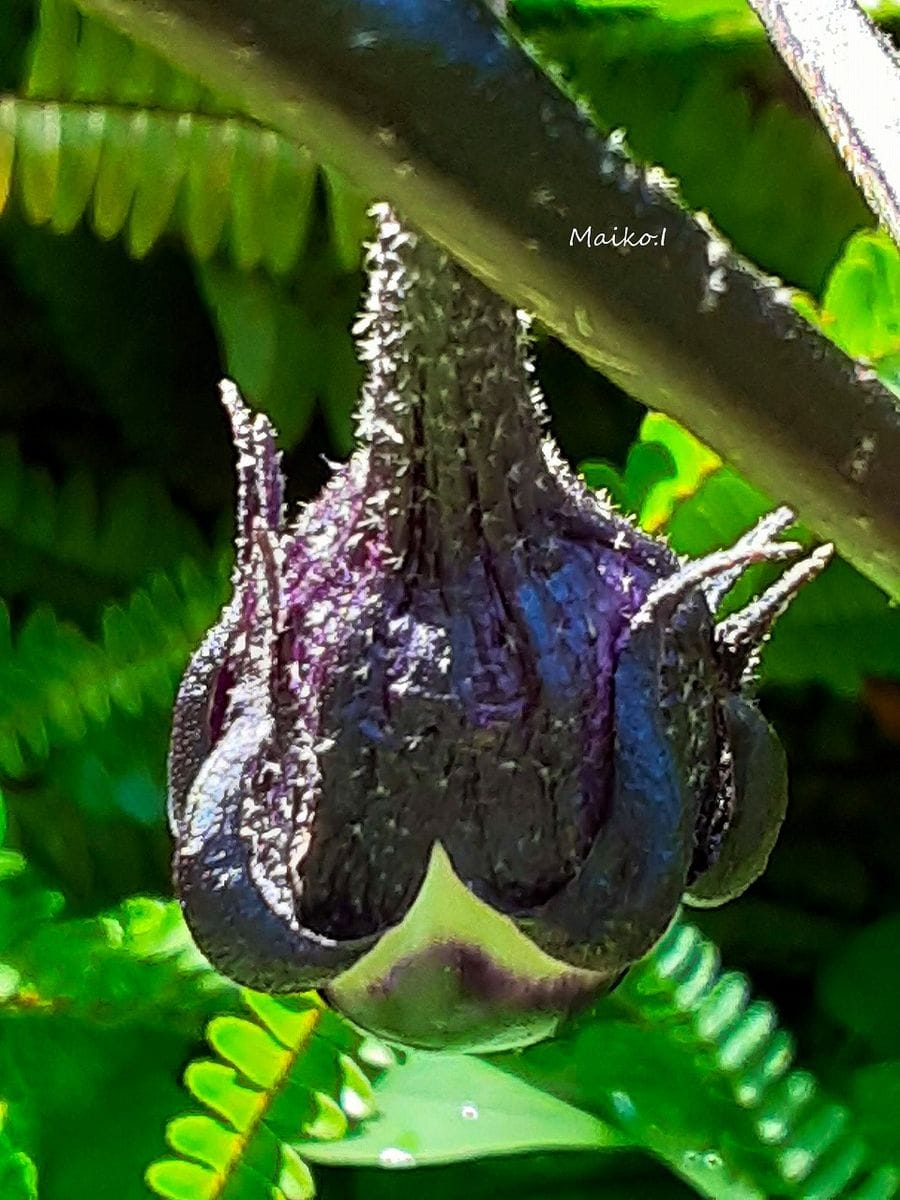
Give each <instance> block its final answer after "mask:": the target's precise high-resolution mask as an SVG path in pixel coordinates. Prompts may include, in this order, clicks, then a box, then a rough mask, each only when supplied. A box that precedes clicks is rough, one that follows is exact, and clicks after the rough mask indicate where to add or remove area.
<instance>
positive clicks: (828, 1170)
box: [613, 924, 900, 1200]
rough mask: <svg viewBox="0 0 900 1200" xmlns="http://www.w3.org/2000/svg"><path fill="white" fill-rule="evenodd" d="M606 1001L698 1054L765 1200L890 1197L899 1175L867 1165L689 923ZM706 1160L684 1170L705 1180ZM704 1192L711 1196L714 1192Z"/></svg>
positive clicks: (843, 1122)
mask: <svg viewBox="0 0 900 1200" xmlns="http://www.w3.org/2000/svg"><path fill="white" fill-rule="evenodd" d="M613 1003H614V1004H615V1005H617V1006H621V1007H623V1008H625V1009H626V1010H627V1011H628V1012H629V1013H630V1014H631V1016H632V1017H633V1018H634V1019H635V1020H638V1021H640V1022H647V1021H651V1022H652V1023H653V1024H654V1025H655V1026H657V1027H660V1026H661V1027H664V1028H666V1029H669V1030H671V1032H672V1035H673V1036H674V1037H677V1038H678V1040H679V1043H680V1045H681V1047H682V1049H683V1050H686V1051H688V1052H691V1051H693V1052H695V1053H697V1054H698V1055H700V1056H702V1057H703V1059H704V1060H705V1061H706V1062H707V1063H708V1064H709V1066H710V1067H711V1068H712V1070H713V1071H714V1072H715V1073H716V1074H717V1075H718V1076H719V1078H720V1079H721V1080H723V1081H724V1082H725V1084H726V1085H727V1087H728V1089H729V1090H730V1092H731V1095H732V1097H733V1101H734V1103H735V1104H736V1105H737V1106H739V1107H740V1108H741V1109H742V1110H744V1112H745V1113H746V1114H747V1115H748V1116H749V1118H750V1120H751V1123H752V1127H753V1129H754V1131H755V1134H756V1138H757V1141H758V1151H759V1153H760V1155H761V1157H762V1158H764V1159H765V1160H766V1163H767V1166H768V1171H766V1172H765V1175H764V1174H763V1172H762V1171H760V1172H759V1173H758V1174H756V1178H757V1179H758V1180H759V1181H760V1182H763V1180H764V1178H766V1177H768V1183H767V1184H766V1183H763V1186H764V1187H765V1188H766V1190H765V1192H764V1194H765V1195H768V1196H797V1197H804V1200H814V1198H815V1200H837V1198H838V1197H840V1198H841V1200H851V1198H852V1200H889V1198H890V1197H893V1196H896V1195H897V1194H898V1192H900V1170H898V1169H896V1168H894V1167H890V1166H878V1165H875V1164H873V1163H872V1161H871V1156H870V1154H869V1152H868V1150H867V1148H866V1146H865V1145H864V1144H863V1143H862V1141H861V1140H860V1139H859V1138H858V1137H857V1136H856V1134H855V1132H854V1129H853V1121H852V1120H851V1116H850V1113H849V1112H848V1110H847V1109H845V1108H843V1107H841V1106H839V1105H837V1104H834V1103H832V1102H831V1101H829V1100H827V1099H826V1098H824V1097H823V1096H822V1094H821V1093H820V1091H819V1088H818V1085H817V1083H816V1081H815V1079H814V1078H813V1077H812V1076H811V1075H810V1074H809V1073H808V1072H806V1071H801V1070H797V1069H794V1068H793V1067H792V1061H793V1046H792V1043H791V1038H790V1036H789V1035H788V1034H786V1033H785V1032H784V1031H783V1030H780V1029H779V1028H778V1022H777V1014H776V1012H775V1010H774V1008H773V1007H772V1005H771V1004H768V1003H767V1002H765V1001H760V1000H751V999H750V996H749V988H748V985H747V981H746V979H745V978H744V976H743V975H741V974H740V973H739V972H736V971H725V972H723V971H722V970H721V969H720V966H719V960H718V952H717V951H716V948H715V946H714V945H713V943H712V942H709V941H708V940H707V939H706V938H704V937H703V936H702V934H700V933H699V932H698V930H696V929H694V928H693V927H692V926H690V925H686V924H675V925H673V926H672V928H671V929H670V930H669V932H668V933H667V934H666V935H665V937H664V938H663V940H662V941H661V942H660V943H659V944H658V945H657V947H656V949H655V950H654V951H653V952H652V954H650V955H649V956H648V957H647V958H646V959H644V960H643V961H642V962H641V963H639V964H638V966H637V967H635V968H634V969H633V970H632V971H631V972H630V973H629V975H628V976H626V979H625V981H624V982H623V984H622V985H621V987H620V988H619V990H618V991H617V992H616V993H615V995H614V997H613ZM620 1107H622V1106H621V1105H620ZM626 1107H627V1106H626ZM644 1118H651V1119H652V1114H649V1113H648V1114H644ZM644 1118H642V1117H641V1116H640V1115H638V1116H636V1118H635V1120H638V1121H639V1120H642V1119H644ZM632 1132H633V1130H632ZM648 1132H650V1133H651V1137H652V1131H651V1130H648ZM721 1152H724V1153H727V1148H726V1147H723V1148H722V1151H721ZM716 1158H717V1155H715V1156H712V1160H711V1161H706V1162H703V1161H702V1156H701V1155H699V1154H698V1155H697V1156H696V1161H692V1162H689V1163H687V1164H685V1165H686V1166H689V1167H691V1168H692V1170H691V1174H692V1173H693V1169H696V1171H697V1172H698V1174H699V1176H700V1177H701V1178H702V1177H703V1176H704V1175H705V1176H706V1177H707V1178H708V1179H710V1180H714V1178H715V1172H716V1170H717V1167H718V1165H719V1164H718V1163H717V1161H716ZM707 1194H713V1195H715V1194H716V1192H715V1190H714V1187H713V1190H712V1192H711V1193H710V1192H709V1190H707Z"/></svg>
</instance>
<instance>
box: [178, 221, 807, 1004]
mask: <svg viewBox="0 0 900 1200" xmlns="http://www.w3.org/2000/svg"><path fill="white" fill-rule="evenodd" d="M376 215H377V219H378V228H377V236H376V239H375V241H374V243H373V246H372V247H371V250H370V255H369V273H370V289H369V298H368V302H367V307H366V310H365V312H364V314H363V316H362V317H361V319H360V321H359V323H358V326H357V333H358V335H359V336H360V353H361V357H362V359H363V361H364V363H365V365H366V367H367V379H366V383H365V386H364V390H363V396H362V402H361V405H360V410H359V420H358V435H359V443H360V448H359V449H358V450H357V451H356V453H355V454H354V455H353V457H352V458H351V459H350V461H349V462H348V463H347V464H345V465H344V466H342V467H340V468H338V469H337V471H336V472H335V475H334V476H333V478H332V479H331V481H330V482H329V483H328V485H327V486H326V487H325V488H324V489H323V491H322V493H321V494H320V496H319V497H318V498H317V499H316V500H315V501H313V502H312V503H310V504H309V505H307V506H306V508H305V509H303V511H302V512H301V513H300V514H299V516H298V517H297V518H296V519H295V520H294V521H293V522H292V523H287V522H286V519H285V514H284V509H283V503H282V487H281V475H280V465H279V460H278V455H277V452H276V449H275V442H274V432H273V431H272V429H271V427H270V426H269V423H268V421H267V420H266V418H265V417H263V416H261V415H256V416H254V415H253V414H251V413H250V412H249V410H248V409H247V408H246V407H245V406H244V404H243V402H242V401H241V400H240V398H239V396H238V394H237V391H236V389H235V388H234V387H233V385H225V386H224V387H223V397H224V400H225V403H226V406H227V408H228V410H229V413H230V416H231V419H232V423H233V428H234V435H235V441H236V445H237V448H238V478H239V511H238V541H237V563H236V567H235V574H234V595H233V598H232V600H231V602H230V604H229V605H228V607H227V608H226V610H225V612H224V614H223V616H222V618H221V620H220V623H219V624H218V625H217V626H216V627H215V628H214V629H213V630H212V631H211V632H210V634H209V635H208V637H207V639H206V641H205V642H204V644H203V646H201V648H200V650H198V652H197V655H196V656H195V658H194V660H193V661H192V664H191V666H190V667H189V669H188V672H187V674H186V676H185V680H184V682H183V684H182V689H181V692H180V693H179V699H178V703H177V706H176V715H175V722H174V728H173V739H172V749H171V753H170V822H171V825H172V829H173V833H174V834H175V838H176V854H175V881H176V888H177V890H178V893H179V895H180V897H181V901H182V905H183V907H184V910H185V914H186V916H187V919H188V922H189V924H190V925H191V928H192V929H193V931H194V934H195V937H196V938H197V940H198V942H199V944H200V946H201V948H202V949H204V951H205V952H206V953H207V954H208V956H209V957H210V958H211V959H212V961H213V962H214V963H215V964H216V965H218V966H219V967H220V968H221V969H222V970H224V971H226V972H228V973H231V974H233V975H234V976H235V977H236V978H238V979H240V980H241V981H242V982H245V983H248V984H250V985H251V986H257V987H267V988H270V989H281V990H284V989H296V988H298V987H302V986H309V985H318V984H322V983H324V982H325V981H327V980H328V979H329V978H331V977H333V976H334V975H335V974H336V973H337V972H340V971H341V970H342V969H343V968H344V967H346V966H347V965H348V964H350V963H352V962H354V961H355V960H357V959H358V958H359V957H360V955H362V954H365V953H366V952H367V951H368V950H369V949H371V948H372V947H373V946H374V945H375V944H376V943H377V942H378V939H379V937H380V936H381V935H382V934H383V933H384V932H385V931H386V930H388V929H391V928H392V927H395V926H396V925H397V924H398V922H401V921H402V919H403V918H404V916H405V914H406V913H407V912H408V911H409V909H410V906H411V905H412V904H413V902H414V900H415V898H416V895H417V893H418V892H419V890H420V888H421V886H422V881H423V878H424V876H425V871H426V867H427V864H428V862H429V856H430V854H431V851H432V849H433V847H434V846H435V844H437V843H439V844H440V845H441V846H442V848H443V850H444V851H445V852H446V854H447V855H448V856H449V860H450V862H451V863H452V869H453V870H454V871H455V873H456V875H457V876H458V878H459V879H460V880H461V881H462V882H463V884H464V885H465V887H466V888H467V889H468V891H469V892H470V893H472V894H473V895H474V896H475V897H477V898H478V899H479V900H480V901H482V902H483V903H484V904H486V905H488V906H490V908H491V909H493V910H496V911H497V912H499V913H502V914H506V915H508V916H510V917H512V918H514V919H515V921H516V922H517V923H518V924H519V925H520V927H521V928H522V929H524V930H525V931H526V932H527V934H528V936H529V937H530V938H531V939H532V940H533V941H534V942H535V943H536V944H537V945H538V946H539V947H541V948H542V949H544V950H546V951H548V952H549V953H551V954H553V955H554V956H555V957H556V958H557V959H558V960H559V961H561V962H563V963H569V964H572V965H574V966H576V967H578V968H581V969H586V970H588V971H590V972H593V973H595V978H596V982H597V986H598V987H601V986H604V985H608V984H609V983H610V982H611V981H612V980H613V979H614V978H615V977H617V976H618V975H619V974H620V973H621V970H622V969H623V968H624V967H626V966H627V965H628V964H629V963H630V962H632V961H634V960H635V959H636V958H637V957H639V956H640V955H641V954H642V953H644V951H645V950H647V949H648V948H649V947H650V946H651V945H652V943H653V942H654V941H655V940H656V938H657V937H658V936H659V935H660V934H661V933H662V932H663V930H664V929H665V927H666V925H667V924H668V922H669V920H670V919H671V917H672V915H673V914H674V912H675V909H676V907H677V905H678V903H679V900H680V898H681V896H682V894H683V892H684V891H685V888H686V887H687V886H689V885H690V884H692V883H693V882H694V881H695V880H697V879H698V878H699V879H700V882H701V883H702V878H703V875H704V873H705V872H708V871H709V870H710V868H711V867H713V866H714V864H715V862H716V860H717V859H718V858H719V855H720V852H721V848H722V846H723V845H725V846H726V848H727V847H728V836H729V832H728V831H729V828H730V827H731V826H732V824H734V828H735V829H736V830H738V831H740V830H742V829H743V830H748V829H750V830H753V829H755V828H756V827H754V826H753V824H752V822H751V823H749V824H748V823H747V822H743V823H742V822H735V823H733V822H732V816H733V810H734V805H735V800H736V783H735V780H736V779H738V778H740V779H741V780H745V779H746V778H747V774H746V771H745V770H744V767H743V764H742V765H741V770H740V771H739V772H736V771H735V769H734V762H733V754H732V747H731V744H730V737H729V728H737V725H736V724H735V722H736V720H737V718H736V717H735V716H734V712H733V699H734V697H735V696H737V697H742V696H743V692H744V690H745V688H746V677H747V675H748V671H749V667H750V664H751V660H752V656H753V654H754V653H755V650H756V647H757V644H758V642H759V640H760V639H761V638H762V637H764V636H765V635H766V633H767V632H768V628H769V625H770V624H771V621H772V620H774V618H775V616H776V615H777V613H778V611H780V610H781V608H783V607H784V605H785V604H786V603H787V602H788V600H789V599H790V597H791V596H792V595H793V594H794V593H795V592H796V590H797V589H798V588H799V587H800V586H801V585H802V583H803V582H805V580H806V579H808V578H810V577H812V575H814V574H815V573H816V572H817V571H818V570H820V569H821V567H822V566H824V563H825V561H827V548H826V549H824V550H822V551H819V552H817V554H816V555H813V556H812V558H809V559H806V560H804V561H802V562H799V563H797V564H796V565H795V566H794V567H792V568H790V569H789V571H788V572H787V573H786V574H785V575H784V576H783V580H784V582H783V583H782V584H781V585H780V587H779V584H776V585H774V586H773V589H771V591H770V592H769V593H766V594H764V595H763V596H762V597H761V598H759V599H758V600H757V601H756V602H755V603H754V606H751V608H748V610H747V612H746V614H744V615H741V614H738V615H736V616H735V617H732V618H730V619H729V621H727V622H724V623H723V624H722V625H721V626H716V624H715V610H716V607H717V605H718V602H719V600H720V599H721V596H722V595H723V594H724V592H725V591H727V589H728V587H730V586H731V584H732V583H733V582H734V581H735V579H736V578H737V577H738V576H739V575H740V573H741V571H742V570H743V569H744V568H745V567H746V566H747V565H749V564H750V563H752V562H760V561H781V560H787V559H797V558H798V557H799V555H800V553H801V548H800V547H799V546H798V545H797V544H795V543H793V542H783V541H778V540H776V539H777V535H779V534H780V533H781V532H783V530H784V529H785V528H786V526H787V525H788V524H790V522H791V520H792V517H791V514H790V513H789V512H787V510H783V509H782V510H778V511H777V512H776V513H774V514H772V515H771V516H770V517H768V518H766V519H764V521H762V522H761V523H760V524H759V525H758V526H757V527H756V529H755V530H753V531H751V532H750V533H748V534H747V535H745V537H744V538H742V539H741V540H740V541H739V542H738V543H737V544H736V545H735V546H734V547H732V548H731V550H728V551H722V552H720V553H718V554H714V555H710V556H708V557H707V558H706V559H702V560H699V561H697V562H692V563H683V562H681V561H680V560H679V559H678V558H677V556H676V555H675V554H673V552H672V551H671V550H670V549H669V548H668V546H667V545H666V544H665V543H664V542H663V541H662V540H660V539H657V538H653V537H650V536H649V535H646V534H644V533H643V532H641V531H640V530H639V529H637V528H636V527H635V525H634V524H633V523H632V522H631V521H630V520H628V519H627V518H625V517H624V516H622V515H620V514H618V513H616V512H615V511H614V510H613V508H612V507H611V506H610V505H609V504H608V503H607V502H606V500H605V498H604V497H602V496H599V495H597V494H594V493H591V492H589V491H588V490H587V489H586V488H585V486H584V485H583V484H582V483H581V481H580V480H579V479H578V478H577V477H576V476H575V474H574V473H573V472H572V471H571V470H570V469H569V467H568V466H567V465H566V464H565V462H564V461H563V460H562V458H561V456H560V454H559V452H558V450H557V448H556V446H555V444H554V443H553V441H552V439H551V438H550V437H549V436H548V435H547V433H546V431H545V428H544V416H543V411H542V405H541V401H540V397H539V395H538V393H537V389H536V387H535V384H534V379H533V374H532V366H531V362H530V358H529V352H528V325H527V320H526V318H525V317H524V316H523V315H522V314H520V313H518V312H517V311H516V310H515V309H513V308H512V307H511V306H510V305H509V304H507V303H506V302H505V301H503V300H501V299H500V298H499V297H497V296H495V295H494V294H493V293H491V292H490V291H489V290H487V289H486V288H485V287H484V286H483V285H481V284H480V283H479V282H477V281H476V280H474V279H473V278H472V277H471V276H469V275H468V274H467V273H466V272H465V271H464V270H463V269H462V268H461V267H459V266H457V265H456V264H454V263H453V262H452V261H451V260H449V259H448V258H447V256H446V255H445V254H444V253H443V252H442V251H441V250H439V249H438V248H437V247H436V246H434V245H433V244H431V243H430V242H428V241H427V240H425V239H423V238H421V237H418V236H417V235H416V234H414V233H413V232H412V231H410V230H409V229H407V228H406V227H404V226H403V225H402V224H401V223H400V222H399V221H398V220H397V218H396V217H395V216H394V214H393V213H392V212H391V210H390V209H388V208H387V207H386V206H380V207H379V208H378V210H377V214H376ZM741 704H746V705H748V706H750V710H751V715H750V716H749V717H748V720H750V721H751V722H753V721H755V719H756V718H758V719H759V722H761V726H760V729H761V730H762V732H761V733H760V729H756V727H755V726H754V729H756V732H757V733H760V737H763V738H765V737H768V736H772V737H774V735H772V734H771V731H770V730H768V726H765V723H764V721H762V718H761V717H759V714H758V713H757V712H756V710H755V708H753V707H752V702H751V701H749V700H744V699H741ZM741 711H742V712H743V710H741ZM729 722H730V723H731V724H729ZM742 728H743V726H742ZM758 742H759V738H757V739H756V741H754V739H753V738H752V737H749V736H748V737H746V738H743V739H742V740H741V745H742V746H743V745H747V746H749V745H751V744H753V745H756V744H758ZM773 761H774V760H773ZM742 786H743V785H742ZM757 790H759V789H757ZM775 826H776V828H777V819H776V821H775ZM741 838H743V839H744V841H746V842H747V844H746V845H745V844H744V841H741V840H740V839H741ZM758 842H759V838H758V837H757V835H756V833H755V832H752V833H751V834H746V833H744V834H740V836H738V834H735V837H734V838H733V839H732V843H733V844H732V845H731V847H730V850H729V855H730V858H733V859H735V860H736V861H737V860H740V861H739V866H740V871H739V874H740V872H741V871H742V872H743V874H742V875H741V878H742V879H744V878H745V877H746V881H747V882H749V880H750V879H751V878H752V877H754V876H755V874H758V873H759V870H760V869H761V868H762V865H763V863H764V860H765V854H763V856H762V861H761V862H759V863H758V864H757V863H756V860H755V858H754V855H757V857H758V851H757V848H756V847H757V843H758ZM767 852H768V850H767V849H766V850H765V853H767ZM726 857H727V856H726ZM728 861H729V862H730V859H729V860H728ZM748 863H749V865H748ZM730 870H731V868H730V867H729V871H730ZM729 886H730V885H729V883H728V880H727V879H723V880H717V881H716V886H715V888H714V889H712V892H714V893H715V894H716V895H717V894H719V893H720V892H721V894H722V895H723V896H724V895H726V894H728V892H729ZM742 886H746V883H744V884H743V885H742ZM714 899H715V895H712V896H711V895H709V894H708V895H706V896H704V897H702V902H704V903H706V902H712V900H714ZM470 949H471V950H472V952H473V953H476V954H477V955H481V956H483V957H484V959H485V962H489V961H490V947H484V946H479V947H474V948H471V947H470ZM454 953H455V951H454ZM491 970H494V975H493V976H491V978H492V979H493V982H492V984H491V988H492V989H493V990H496V970H495V969H494V968H491ZM475 974H476V975H477V974H478V973H477V972H476V973H475ZM482 975H483V976H484V972H482ZM501 975H502V971H501ZM484 977H485V978H486V976H484ZM519 982H521V981H519ZM517 986H518V985H517ZM510 987H511V988H512V982H511V983H510ZM511 994H512V993H511ZM516 994H521V989H520V992H519V993H516Z"/></svg>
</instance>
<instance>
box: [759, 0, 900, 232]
mask: <svg viewBox="0 0 900 1200" xmlns="http://www.w3.org/2000/svg"><path fill="white" fill-rule="evenodd" d="M750 6H751V7H752V8H753V9H754V11H755V12H756V14H757V16H758V17H759V19H760V20H761V21H762V23H763V25H765V27H766V32H767V33H768V35H769V38H770V39H771V41H772V44H773V45H774V47H775V49H776V50H777V51H778V53H779V54H780V55H781V57H782V58H783V59H784V61H785V62H786V63H787V65H788V66H789V67H790V69H791V71H792V72H793V75H794V77H795V78H796V80H797V82H798V83H799V84H800V86H801V87H802V88H803V90H804V92H806V95H807V97H808V99H809V102H810V104H811V105H812V106H813V108H814V109H815V110H816V112H817V113H818V114H819V118H820V119H821V121H822V124H823V125H824V126H825V128H826V129H827V130H828V136H829V137H830V138H831V140H832V141H833V142H834V144H835V146H836V147H837V149H838V151H839V153H840V155H841V157H842V158H843V160H844V162H845V163H846V164H847V167H848V168H849V170H850V171H851V172H852V173H853V176H854V178H855V179H856V182H857V183H858V184H859V186H860V188H861V189H862V191H863V194H864V195H865V197H866V199H867V200H868V202H869V204H870V205H871V207H872V209H873V211H874V212H875V213H876V214H877V216H879V217H880V218H881V220H882V221H884V223H885V225H887V227H888V229H889V230H890V231H891V236H892V237H893V239H894V241H895V242H896V243H897V245H898V246H900V56H898V54H897V52H896V50H894V48H893V46H892V45H891V44H890V42H889V41H888V39H887V38H886V37H885V36H884V35H883V34H881V33H880V32H879V31H878V30H877V29H876V28H875V26H874V25H873V24H872V23H871V21H870V20H869V19H868V17H867V16H866V15H865V13H864V12H862V11H861V10H860V8H859V6H858V5H857V4H856V3H854V0H750Z"/></svg>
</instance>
